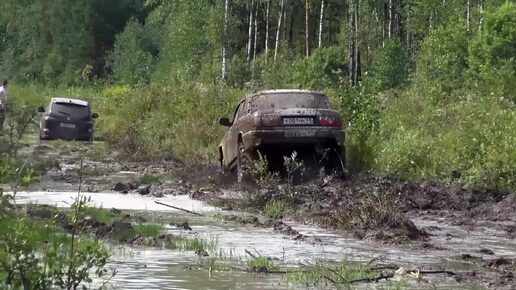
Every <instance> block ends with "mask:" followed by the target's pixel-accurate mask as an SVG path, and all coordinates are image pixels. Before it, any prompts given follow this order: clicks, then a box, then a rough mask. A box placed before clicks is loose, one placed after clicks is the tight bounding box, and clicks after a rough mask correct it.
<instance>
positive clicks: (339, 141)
mask: <svg viewBox="0 0 516 290" xmlns="http://www.w3.org/2000/svg"><path fill="white" fill-rule="evenodd" d="M219 123H220V124H221V125H222V126H226V127H228V128H229V129H228V131H227V133H226V134H225V136H224V138H223V140H222V142H221V144H220V147H219V154H220V165H221V168H222V170H223V171H224V172H228V171H234V172H236V173H237V176H238V180H239V181H242V178H243V177H244V175H245V174H246V173H247V170H248V167H249V163H250V160H252V159H255V158H257V156H259V154H262V155H264V156H265V157H266V159H267V161H268V166H269V170H272V171H276V170H278V169H279V168H282V167H283V162H284V158H283V157H284V156H291V154H292V153H293V152H296V154H297V156H298V157H299V158H300V159H302V160H303V162H304V163H305V164H306V165H310V166H311V167H312V168H314V166H315V167H316V168H319V165H321V167H324V168H325V169H326V171H332V170H335V169H338V168H343V166H344V164H345V162H344V160H343V157H344V154H343V150H344V148H343V141H344V132H343V130H342V118H341V116H340V114H339V112H338V111H336V110H334V109H332V108H331V105H330V103H329V101H328V98H327V97H326V96H325V95H324V94H322V93H319V92H312V91H304V90H274V91H263V92H259V93H255V94H252V95H249V96H247V97H246V98H244V99H243V100H242V101H241V102H240V103H239V104H238V106H237V108H236V110H235V113H234V116H233V120H232V121H230V120H229V119H228V118H221V119H220V120H219Z"/></svg>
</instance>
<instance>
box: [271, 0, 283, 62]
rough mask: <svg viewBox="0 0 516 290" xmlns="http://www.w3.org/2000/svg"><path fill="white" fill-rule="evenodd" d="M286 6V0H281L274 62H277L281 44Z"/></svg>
mask: <svg viewBox="0 0 516 290" xmlns="http://www.w3.org/2000/svg"><path fill="white" fill-rule="evenodd" d="M284 8H285V0H281V6H280V11H279V14H278V29H277V30H276V45H275V46H274V62H276V58H277V57H278V49H279V45H280V36H281V23H282V19H283V9H284Z"/></svg>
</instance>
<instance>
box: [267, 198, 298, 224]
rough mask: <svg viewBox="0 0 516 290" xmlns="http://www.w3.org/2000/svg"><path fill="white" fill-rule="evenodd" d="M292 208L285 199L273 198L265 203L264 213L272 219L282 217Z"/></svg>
mask: <svg viewBox="0 0 516 290" xmlns="http://www.w3.org/2000/svg"><path fill="white" fill-rule="evenodd" d="M290 210H291V209H290V206H289V205H288V204H287V203H286V202H285V201H282V200H277V199H272V200H269V201H268V202H267V204H266V205H265V209H264V214H265V215H266V216H267V217H269V218H272V219H280V218H282V217H283V216H284V215H285V214H288V213H289V212H290Z"/></svg>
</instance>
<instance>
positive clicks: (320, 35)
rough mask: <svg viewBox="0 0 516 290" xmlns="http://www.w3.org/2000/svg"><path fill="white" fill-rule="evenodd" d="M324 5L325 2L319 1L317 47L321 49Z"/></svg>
mask: <svg viewBox="0 0 516 290" xmlns="http://www.w3.org/2000/svg"><path fill="white" fill-rule="evenodd" d="M324 4H325V1H324V0H321V14H320V15H319V46H318V47H322V36H323V28H324Z"/></svg>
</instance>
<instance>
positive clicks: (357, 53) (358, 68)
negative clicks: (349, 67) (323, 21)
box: [353, 0, 362, 85]
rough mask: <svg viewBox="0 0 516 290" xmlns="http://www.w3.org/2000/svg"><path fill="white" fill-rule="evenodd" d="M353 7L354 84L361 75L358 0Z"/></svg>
mask: <svg viewBox="0 0 516 290" xmlns="http://www.w3.org/2000/svg"><path fill="white" fill-rule="evenodd" d="M355 5H356V6H355V9H354V13H353V14H354V18H355V20H354V23H355V28H354V34H355V35H354V38H355V39H354V40H355V51H354V53H355V55H354V58H355V61H354V63H355V73H354V77H355V79H354V81H353V83H354V84H355V85H357V84H358V82H359V81H360V76H361V75H362V71H361V63H360V48H359V45H358V31H359V15H358V13H359V8H360V6H359V5H360V0H356V2H355Z"/></svg>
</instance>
